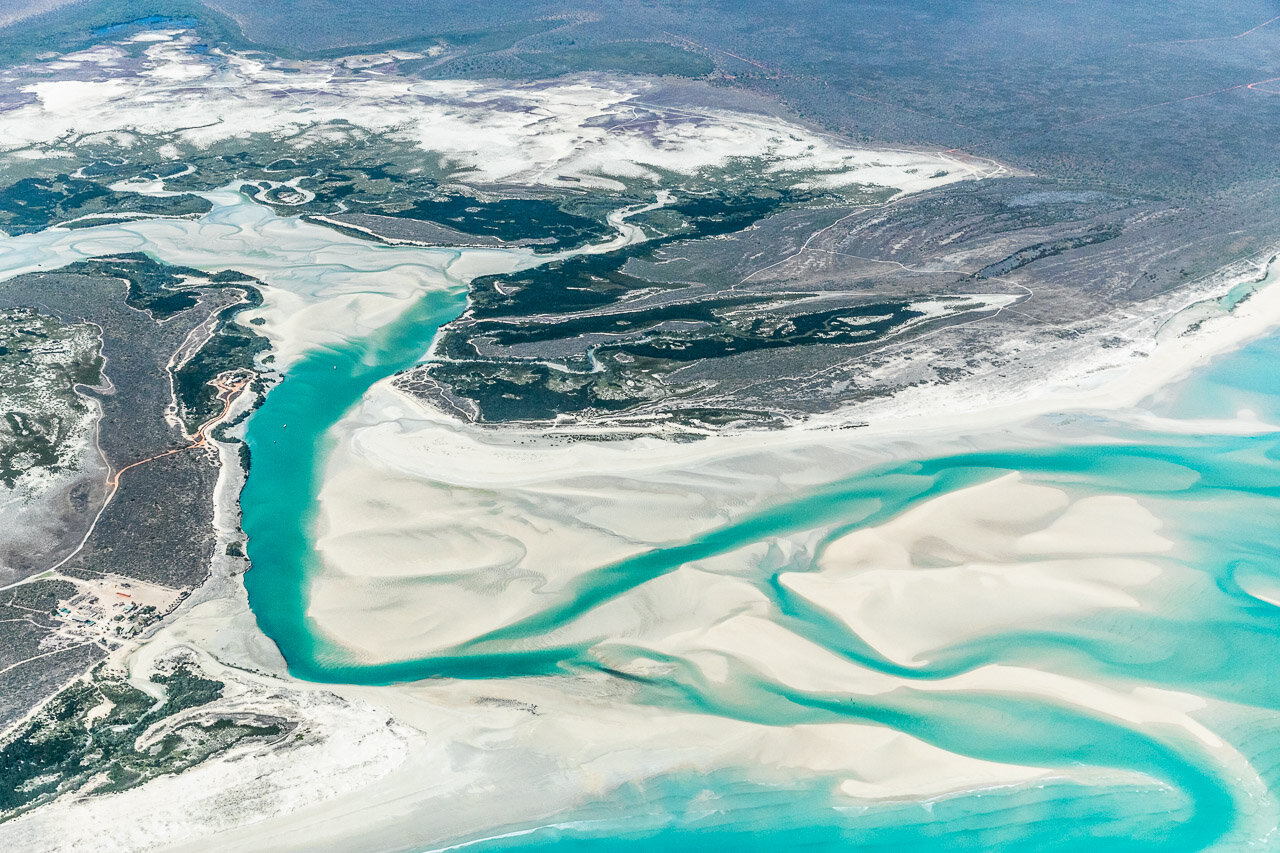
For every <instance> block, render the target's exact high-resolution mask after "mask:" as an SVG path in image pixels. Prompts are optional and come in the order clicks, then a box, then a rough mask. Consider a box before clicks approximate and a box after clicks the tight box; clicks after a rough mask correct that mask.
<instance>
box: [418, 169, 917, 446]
mask: <svg viewBox="0 0 1280 853" xmlns="http://www.w3.org/2000/svg"><path fill="white" fill-rule="evenodd" d="M748 174H749V172H748ZM756 177H762V176H758V175H757V176H756ZM685 180H686V183H690V184H694V185H697V184H699V183H704V182H708V178H707V177H706V176H703V177H702V178H701V179H699V178H695V179H693V180H692V181H690V180H688V179H685ZM673 185H678V184H676V183H675V182H674V181H673ZM842 201H843V202H845V204H847V201H846V200H845V199H842V198H841V197H840V196H838V195H835V194H831V193H820V192H816V191H805V190H782V191H778V190H772V189H766V186H765V184H764V181H763V180H761V181H760V183H758V184H752V183H751V182H748V183H746V184H745V185H742V186H739V187H735V188H732V189H728V190H717V189H710V190H704V191H702V192H699V193H693V192H687V191H684V192H681V193H680V194H679V195H678V196H677V197H676V198H674V199H673V200H672V201H671V202H670V203H669V204H666V205H664V206H662V207H661V208H658V209H657V210H654V211H650V212H648V213H645V214H638V215H636V216H635V217H633V219H632V222H633V223H635V224H640V225H642V226H643V227H644V228H645V230H646V233H650V234H655V235H657V236H655V237H654V239H651V240H648V241H646V242H644V243H640V244H637V245H634V246H632V247H629V248H627V249H624V250H620V251H615V252H611V253H608V254H596V255H581V256H578V257H574V258H570V259H567V260H564V261H557V262H554V263H551V264H547V265H545V266H540V267H536V268H534V269H531V270H527V271H524V272H520V273H515V274H512V275H502V276H491V277H488V278H482V279H478V280H476V281H475V282H473V283H472V289H471V306H470V308H469V310H468V312H467V316H466V318H464V319H463V320H461V321H459V322H457V323H454V324H451V326H450V327H449V330H448V331H447V333H446V334H445V335H444V336H443V337H442V339H441V342H440V345H439V348H438V352H439V354H440V356H441V360H439V361H436V362H434V363H432V364H431V365H429V366H427V367H425V368H422V369H419V370H417V371H414V372H411V373H410V374H407V375H406V376H404V377H402V378H401V379H400V380H399V384H400V385H401V387H404V388H407V389H416V390H419V391H422V392H423V393H427V394H428V395H431V394H433V393H434V392H436V391H437V390H438V389H440V388H441V386H447V387H448V388H449V389H450V390H451V392H452V393H451V395H450V396H451V399H450V400H449V402H450V404H451V405H453V406H454V407H455V408H463V409H464V410H467V411H469V412H471V413H472V414H473V416H474V417H476V418H477V419H478V420H485V421H503V420H551V419H554V418H555V417H556V416H557V415H561V414H567V413H574V414H585V413H592V412H614V413H616V412H622V411H626V410H629V409H632V408H634V407H635V406H637V405H638V404H642V403H654V402H660V403H663V404H664V409H665V410H666V411H667V412H668V413H672V410H673V409H676V410H677V411H675V412H674V414H676V415H678V416H681V417H684V418H686V419H690V420H697V421H698V422H700V423H707V422H711V423H727V422H732V421H743V420H751V421H760V420H763V421H772V419H773V416H772V415H770V414H768V413H766V412H758V411H739V410H738V409H737V408H736V407H734V408H732V409H729V410H725V409H720V408H715V407H708V406H702V405H698V406H696V407H695V410H693V411H688V412H685V411H679V410H678V409H679V408H680V407H679V404H678V403H677V402H676V399H677V398H679V397H681V396H686V395H688V394H691V393H694V392H697V391H699V390H702V388H703V385H702V384H700V383H695V384H693V385H691V386H687V387H681V385H680V384H679V382H678V381H670V380H669V377H670V375H671V374H672V373H673V372H675V371H677V370H679V369H681V368H683V367H687V366H689V365H691V364H694V363H698V362H703V361H706V360H714V359H720V358H724V357H727V356H732V355H735V354H740V353H747V352H752V351H758V350H767V349H776V348H780V347H796V346H807V345H810V344H817V343H826V344H840V343H845V344H849V343H859V342H863V341H866V340H869V339H877V338H880V337H883V336H885V335H887V334H889V333H891V332H892V331H893V330H894V329H895V328H897V327H899V326H902V325H903V324H905V323H907V322H908V321H910V320H911V319H913V318H916V317H919V316H920V314H919V312H916V311H912V310H911V309H910V308H909V307H908V306H907V305H905V304H904V303H901V302H895V303H873V304H867V305H859V306H850V305H848V304H834V305H830V306H829V307H826V308H822V309H818V310H812V309H811V308H809V309H806V308H804V307H800V308H790V307H789V303H794V302H802V301H805V300H811V299H812V297H813V296H814V294H812V293H792V294H787V295H786V296H783V297H781V298H779V297H778V296H777V295H775V294H770V293H743V294H727V293H726V294H724V295H714V296H711V297H710V298H706V299H701V300H693V301H690V300H687V299H684V298H682V294H681V293H680V291H684V290H686V289H687V282H680V281H677V282H661V283H660V282H656V281H654V280H653V279H650V278H644V277H641V276H637V275H634V274H632V273H630V272H628V267H629V265H631V264H633V263H634V262H637V261H652V260H655V259H656V258H657V257H658V253H659V252H660V251H662V250H664V249H666V248H668V247H673V246H675V245H676V244H677V243H678V244H679V245H680V246H681V247H683V246H686V245H691V244H692V242H691V241H698V240H706V239H709V238H713V237H720V236H723V235H727V234H732V233H735V232H740V231H742V230H743V229H745V228H748V227H750V226H752V225H754V224H756V223H757V222H760V221H762V220H764V219H766V218H768V217H770V216H773V215H776V214H778V213H781V212H783V211H787V210H794V209H800V208H813V207H815V206H817V207H824V206H825V207H833V206H835V205H838V204H840V203H841V202H842ZM835 209H836V210H838V211H840V212H847V210H848V208H847V207H844V206H840V207H837V208H835ZM831 215H832V218H834V216H835V215H836V214H831ZM659 289H661V290H669V291H673V293H672V294H671V296H670V297H669V298H668V299H665V300H663V299H661V298H655V297H654V295H653V292H654V291H655V290H659ZM638 296H639V297H643V298H644V299H645V302H646V307H633V304H632V303H634V301H635V299H636V298H637V297H638ZM530 315H539V316H538V319H537V320H536V321H535V320H530V319H528V318H529V317H530ZM548 315H553V316H548ZM482 350H483V352H482ZM489 352H492V353H503V354H504V355H503V356H501V357H498V358H488V359H486V358H483V357H482V358H477V356H482V355H484V354H485V353H489ZM524 352H527V353H529V354H528V355H527V356H524V357H519V356H518V355H517V357H516V358H514V359H512V358H510V356H511V355H513V354H518V353H524Z"/></svg>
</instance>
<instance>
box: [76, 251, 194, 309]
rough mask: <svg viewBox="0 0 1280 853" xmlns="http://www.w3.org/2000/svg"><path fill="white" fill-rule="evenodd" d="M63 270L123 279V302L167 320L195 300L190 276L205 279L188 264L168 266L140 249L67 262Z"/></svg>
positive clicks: (191, 305)
mask: <svg viewBox="0 0 1280 853" xmlns="http://www.w3.org/2000/svg"><path fill="white" fill-rule="evenodd" d="M62 272H64V273H69V274H71V275H104V276H110V277H111V278H118V279H121V280H123V281H124V282H125V283H126V284H128V286H129V290H128V296H126V297H125V302H126V304H128V305H131V306H133V307H134V308H137V309H138V310H140V311H148V312H150V313H151V316H152V317H154V318H155V319H157V320H167V319H169V318H170V317H172V316H173V315H175V314H179V313H181V312H183V311H186V310H187V309H188V308H191V307H193V306H194V305H195V304H196V302H197V298H196V297H197V295H198V292H197V291H193V290H191V289H185V290H180V289H179V288H184V287H186V281H187V279H188V278H189V277H193V276H194V277H195V278H196V279H197V280H203V279H204V278H205V275H204V273H202V272H200V271H199V270H194V269H190V268H188V267H170V266H166V265H164V264H161V263H158V262H157V261H154V260H152V259H151V258H150V257H148V256H147V255H144V254H142V253H141V252H128V253H125V254H120V255H109V256H106V257H101V258H92V259H90V260H87V261H79V262H77V263H74V264H67V265H66V266H65V267H63V268H62Z"/></svg>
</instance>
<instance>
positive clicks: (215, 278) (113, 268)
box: [60, 252, 269, 432]
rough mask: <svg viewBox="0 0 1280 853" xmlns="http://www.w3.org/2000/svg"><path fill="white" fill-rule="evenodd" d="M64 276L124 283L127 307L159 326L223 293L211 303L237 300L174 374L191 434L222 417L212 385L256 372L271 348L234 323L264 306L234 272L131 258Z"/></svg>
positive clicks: (99, 261) (72, 268)
mask: <svg viewBox="0 0 1280 853" xmlns="http://www.w3.org/2000/svg"><path fill="white" fill-rule="evenodd" d="M60 272H61V273H63V274H70V275H89V276H109V277H111V278H117V279H121V280H123V281H124V282H126V284H127V285H128V295H127V296H126V298H125V302H126V304H128V305H130V306H132V307H134V308H137V309H139V310H143V311H147V312H149V313H150V315H151V316H152V318H154V319H155V320H168V319H169V318H171V317H174V316H175V315H177V314H181V313H182V312H185V311H188V310H189V309H191V308H194V307H195V306H196V305H197V304H198V303H199V301H200V299H201V298H210V297H212V295H213V294H215V293H216V292H218V291H224V292H225V294H224V295H223V296H219V297H213V299H211V301H214V300H219V301H223V302H228V301H229V300H228V299H227V298H226V295H229V296H230V298H231V299H235V300H236V301H230V304H227V305H226V307H224V308H222V309H221V310H220V311H218V313H217V320H216V321H215V325H214V330H213V332H212V334H211V335H210V336H209V337H208V338H207V340H206V341H204V342H203V343H202V344H201V345H200V346H199V348H198V349H196V350H195V352H194V353H192V354H190V357H189V358H186V359H185V360H184V361H182V362H181V366H180V367H179V368H178V369H177V370H176V371H174V390H175V393H176V395H177V398H178V404H179V407H180V409H181V412H182V418H183V422H184V423H185V424H186V426H187V429H188V431H190V432H194V431H195V430H196V428H197V427H199V426H200V424H202V423H204V422H205V421H207V420H209V419H210V418H212V417H213V416H214V415H216V414H218V413H219V412H220V411H221V404H220V403H219V402H218V392H217V389H216V388H215V387H214V386H213V385H211V384H210V383H211V382H212V381H213V380H214V379H215V378H217V377H218V375H219V374H222V373H225V372H234V371H240V370H253V369H254V363H255V359H256V358H257V357H258V356H259V355H260V354H262V353H263V352H265V351H266V350H267V348H268V346H269V344H268V343H267V340H266V338H264V337H262V336H261V335H259V334H257V333H255V332H254V331H253V330H252V329H251V328H250V327H248V326H242V325H240V324H239V323H237V322H236V320H235V318H236V316H237V315H238V314H239V313H240V312H241V311H244V310H246V309H247V308H256V307H257V306H259V305H261V304H262V295H261V293H259V292H258V288H257V287H256V286H255V281H254V279H253V278H252V277H250V276H247V275H244V274H242V273H238V272H235V271H234V270H224V271H222V272H219V273H216V274H214V275H208V274H206V273H204V272H201V271H200V270H197V269H192V268H190V267H180V266H172V265H168V264H162V263H160V262H158V261H155V260H153V259H152V258H150V257H149V256H147V255H144V254H142V253H138V252H131V253H123V254H119V255H109V256H104V257H100V258H92V259H90V260H87V261H80V262H77V263H73V264H68V265H67V266H65V267H63V268H62V269H61V270H60ZM85 384H92V383H85Z"/></svg>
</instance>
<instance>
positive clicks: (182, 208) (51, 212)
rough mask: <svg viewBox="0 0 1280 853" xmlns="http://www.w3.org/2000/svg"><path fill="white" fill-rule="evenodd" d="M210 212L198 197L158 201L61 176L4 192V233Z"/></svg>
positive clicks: (0, 222) (0, 226)
mask: <svg viewBox="0 0 1280 853" xmlns="http://www.w3.org/2000/svg"><path fill="white" fill-rule="evenodd" d="M209 209H210V205H209V202H207V201H205V200H204V199H202V198H197V197H196V196H191V195H181V196H167V197H163V198H156V197H153V196H145V195H139V194H137V193H130V192H119V191H116V190H111V189H108V188H107V187H106V186H105V185H103V184H101V183H98V182H97V181H93V180H89V179H87V178H72V177H69V176H67V175H64V174H59V175H55V176H53V177H49V178H41V177H36V178H23V179H22V180H19V181H16V182H14V183H12V184H10V185H9V186H7V187H4V188H3V189H0V231H5V232H7V233H9V234H29V233H31V232H34V231H43V230H44V229H45V228H48V227H49V226H51V225H60V224H63V223H65V222H67V221H68V220H71V219H76V218H78V217H82V216H89V215H91V214H106V213H118V214H143V215H158V216H186V215H191V214H199V213H206V212H208V211H209ZM99 221H101V220H99ZM85 224H91V223H88V222H86V223H85Z"/></svg>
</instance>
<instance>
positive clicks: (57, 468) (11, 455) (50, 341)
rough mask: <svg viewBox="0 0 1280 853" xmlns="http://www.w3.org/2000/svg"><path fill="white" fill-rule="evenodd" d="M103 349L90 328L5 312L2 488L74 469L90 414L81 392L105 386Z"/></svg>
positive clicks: (0, 348)
mask: <svg viewBox="0 0 1280 853" xmlns="http://www.w3.org/2000/svg"><path fill="white" fill-rule="evenodd" d="M98 346H99V341H98V335H97V330H96V329H93V328H92V327H90V326H86V325H80V324H67V323H63V322H60V321H59V320H57V319H56V318H53V317H49V316H47V315H42V314H37V313H36V312H35V311H33V310H30V309H22V308H19V309H10V310H8V311H4V310H0V485H4V486H5V487H7V488H10V489H12V488H13V487H14V486H15V485H17V483H18V481H19V479H20V478H21V477H22V476H23V475H24V474H27V473H28V472H38V471H47V472H50V473H62V472H64V471H68V470H71V469H74V468H75V467H76V466H77V464H78V462H79V454H80V451H81V448H82V447H83V444H84V442H85V441H87V440H88V435H89V430H90V428H91V426H92V420H91V419H92V413H91V411H90V410H89V407H88V406H87V405H86V404H85V401H84V400H83V399H82V398H81V397H80V395H79V394H77V393H76V386H77V385H97V384H98V383H99V382H100V381H101V378H102V377H101V370H102V358H101V357H100V356H99V355H98Z"/></svg>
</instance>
